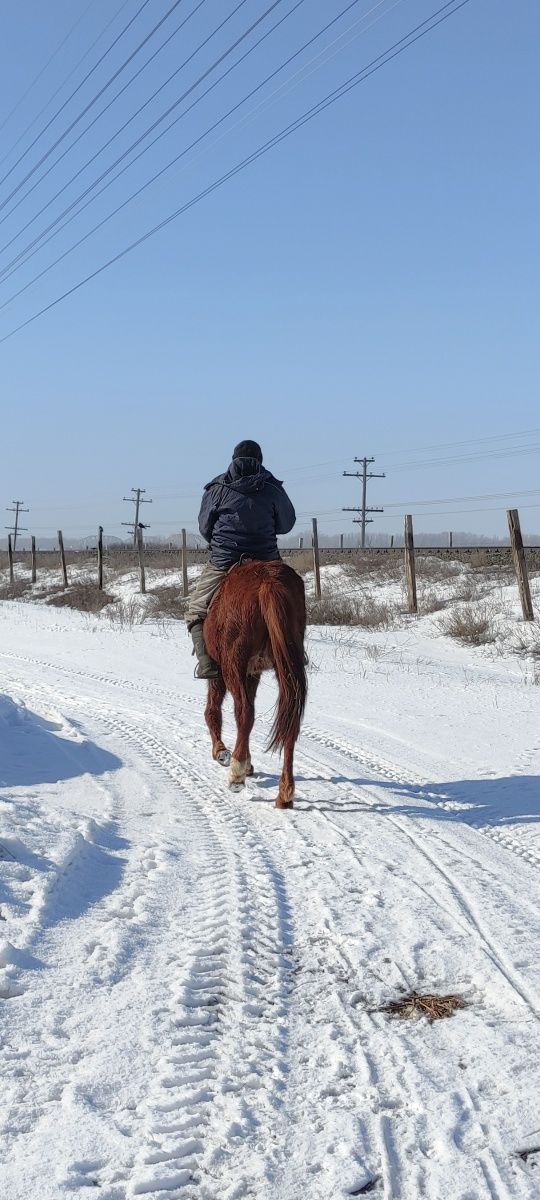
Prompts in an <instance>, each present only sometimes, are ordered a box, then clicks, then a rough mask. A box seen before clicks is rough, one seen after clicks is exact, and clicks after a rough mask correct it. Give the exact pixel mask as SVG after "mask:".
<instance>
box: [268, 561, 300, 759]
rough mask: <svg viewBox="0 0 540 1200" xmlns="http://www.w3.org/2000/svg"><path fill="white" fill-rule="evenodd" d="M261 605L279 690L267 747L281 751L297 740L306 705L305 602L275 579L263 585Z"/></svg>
mask: <svg viewBox="0 0 540 1200" xmlns="http://www.w3.org/2000/svg"><path fill="white" fill-rule="evenodd" d="M259 604H260V609H261V613H262V616H263V619H264V621H265V624H266V627H267V629H268V636H269V638H270V645H271V647H272V657H273V659H274V667H275V672H276V675H277V681H278V688H279V694H278V702H277V707H276V713H275V717H274V722H273V725H272V729H271V732H270V739H269V742H268V747H267V748H268V750H281V749H283V746H284V744H285V742H286V741H287V739H288V738H290V737H292V738H293V739H294V740H296V738H297V737H298V734H299V732H300V723H301V721H302V716H303V714H304V708H305V705H306V697H307V678H306V666H305V658H304V630H305V608H304V599H303V596H302V598H301V600H300V598H299V597H296V596H294V595H291V593H290V592H289V591H288V589H287V588H286V587H285V585H284V584H283V583H282V581H281V580H272V581H268V582H264V583H262V584H261V587H260V590H259Z"/></svg>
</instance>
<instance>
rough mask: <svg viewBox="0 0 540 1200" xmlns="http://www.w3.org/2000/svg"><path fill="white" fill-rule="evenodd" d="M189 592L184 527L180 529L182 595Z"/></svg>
mask: <svg viewBox="0 0 540 1200" xmlns="http://www.w3.org/2000/svg"><path fill="white" fill-rule="evenodd" d="M188 593H189V582H188V573H187V535H186V531H185V529H183V530H182V595H183V596H187V595H188Z"/></svg>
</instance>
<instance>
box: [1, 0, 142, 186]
mask: <svg viewBox="0 0 540 1200" xmlns="http://www.w3.org/2000/svg"><path fill="white" fill-rule="evenodd" d="M126 4H129V0H122V3H121V5H120V7H119V8H117V10H116V12H115V13H114V14H113V16H112V17H111V18H110V20H109V21H107V24H106V25H104V27H103V29H102V30H101V32H100V33H98V35H97V37H96V38H94V41H93V42H91V44H90V46H88V47H87V49H86V50H85V51H84V54H82V55H81V57H80V58H79V59H77V62H76V63H75V66H74V67H72V69H71V71H70V72H69V74H68V75H66V78H65V79H64V80H62V83H61V84H59V86H58V87H57V88H56V91H54V92H53V94H52V96H50V97H49V99H48V100H47V103H46V104H44V105H43V106H42V108H41V109H40V111H39V112H38V113H37V114H36V116H35V117H33V119H32V120H31V121H30V123H29V124H28V125H27V126H26V128H25V129H23V131H22V133H20V134H19V136H18V138H17V140H16V141H15V142H14V143H13V145H12V146H11V147H10V149H9V150H8V151H7V153H6V154H4V155H3V157H2V158H0V166H3V165H4V163H5V162H6V160H7V159H8V158H9V157H10V155H12V154H13V151H14V150H16V149H17V146H18V145H20V143H21V142H22V141H23V138H25V137H26V134H27V133H30V130H31V129H33V128H34V125H35V124H36V122H37V121H39V118H40V116H41V115H42V114H43V113H44V112H45V111H46V110H47V109H48V108H49V107H50V105H51V104H52V103H53V101H54V100H56V97H57V96H58V95H59V94H60V92H62V91H63V89H64V88H65V86H66V84H68V83H69V81H70V79H72V78H73V76H74V75H75V74H76V73H77V71H78V69H79V67H80V66H81V65H82V63H83V62H84V60H85V58H88V55H89V54H91V53H92V50H93V49H94V47H95V46H97V44H98V42H100V41H101V39H102V38H103V37H105V34H106V33H108V31H109V29H110V27H111V25H114V22H115V21H116V19H117V17H119V16H120V13H121V12H123V10H124V8H125V7H126Z"/></svg>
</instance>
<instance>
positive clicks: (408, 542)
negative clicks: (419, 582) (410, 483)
mask: <svg viewBox="0 0 540 1200" xmlns="http://www.w3.org/2000/svg"><path fill="white" fill-rule="evenodd" d="M405 579H406V582H407V597H408V601H409V612H410V613H416V612H418V603H417V599H416V567H415V562H414V537H413V523H412V517H411V516H410V515H409V516H406V517H405Z"/></svg>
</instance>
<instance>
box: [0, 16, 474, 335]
mask: <svg viewBox="0 0 540 1200" xmlns="http://www.w3.org/2000/svg"><path fill="white" fill-rule="evenodd" d="M453 3H454V0H448V3H446V4H444V5H443V6H442V8H440V9H437V10H436V12H435V13H432V14H431V16H430V17H428V18H426V20H425V21H422V22H420V24H419V25H417V26H415V28H414V29H413V30H411V31H410V32H409V33H408V34H406V35H405V36H404V37H403V38H400V39H399V41H398V42H395V43H394V45H393V46H391V47H389V49H388V50H387V51H385V52H383V54H381V55H378V56H377V58H376V59H373V60H372V63H370V64H368V66H367V67H364V68H362V70H361V71H358V72H356V73H355V75H353V76H350V77H349V79H348V80H346V81H345V82H344V83H343V84H341V85H340V86H339V87H338V88H335V89H334V90H333V91H332V92H330V93H328V94H327V96H325V97H324V98H323V99H322V100H321V101H319V102H318V103H317V104H315V105H313V106H312V107H311V108H310V109H308V110H307V111H306V112H305V113H303V114H302V115H301V116H300V117H298V118H297V119H296V120H295V121H292V122H290V123H289V125H287V126H285V127H284V129H282V130H281V131H280V132H279V133H278V134H276V135H275V136H274V137H272V138H270V139H269V140H268V141H267V142H264V143H263V144H262V145H261V146H259V147H258V148H257V149H256V150H255V151H253V152H252V153H251V154H249V155H247V156H246V157H245V158H244V159H242V160H241V161H240V162H239V163H237V164H236V165H235V166H234V167H232V168H231V169H230V170H229V171H227V172H225V173H224V174H223V175H221V176H219V178H218V179H216V180H214V182H213V183H212V184H210V185H209V186H208V187H206V188H204V189H203V190H202V191H201V192H199V193H197V195H196V196H194V197H192V199H191V200H189V201H187V202H186V203H185V204H183V205H181V207H180V208H178V209H176V210H175V211H174V212H172V213H170V214H169V216H168V217H165V218H164V219H163V220H162V221H160V222H159V223H158V224H157V225H154V226H153V227H152V228H151V229H149V230H147V231H146V233H144V234H142V235H141V236H140V237H139V238H137V239H136V240H135V241H134V242H131V243H130V244H129V245H128V246H125V247H124V249H123V250H120V251H119V252H118V253H117V254H115V255H113V257H112V258H110V259H108V260H107V261H106V262H105V263H102V264H101V266H100V267H97V268H96V269H95V270H94V271H92V272H91V273H90V274H89V275H87V276H85V277H84V278H83V279H81V280H79V282H78V283H76V284H74V285H73V286H72V287H71V288H68V289H67V290H66V291H65V292H63V293H62V294H61V295H60V296H57V297H56V299H55V300H52V301H51V302H50V303H49V304H47V305H45V306H44V307H43V308H42V309H40V310H39V311H38V312H36V313H34V314H33V315H32V316H31V317H28V318H27V319H26V320H25V321H22V322H21V323H20V324H19V325H17V326H16V327H15V328H14V329H12V330H10V331H9V333H7V334H4V336H3V337H2V338H0V344H1V343H2V342H5V341H7V340H8V338H10V337H13V335H14V334H15V333H18V332H19V331H20V330H21V329H24V328H26V326H27V325H30V324H31V323H32V322H33V321H36V320H37V319H38V317H41V316H43V315H44V314H45V313H46V312H49V311H50V310H51V309H52V308H55V307H56V305H57V304H60V303H61V302H62V301H63V300H65V299H67V298H68V296H72V295H73V294H74V293H75V292H76V291H78V290H79V289H80V288H81V287H84V286H85V285H86V284H87V283H89V282H90V281H91V280H92V279H95V278H97V276H98V275H101V274H102V273H103V271H106V270H108V268H109V267H111V266H113V265H114V264H115V263H117V262H119V261H120V260H121V259H122V258H124V257H125V256H126V255H127V254H130V253H131V252H132V250H135V249H137V248H138V247H139V246H141V245H142V244H143V243H144V242H146V241H148V240H149V238H151V237H153V236H154V235H155V234H156V233H159V232H160V231H161V230H162V229H165V228H166V227H167V225H169V224H171V222H173V221H175V220H177V219H178V217H179V216H182V215H183V214H184V213H185V212H187V211H188V210H189V209H191V208H193V207H194V206H195V205H196V204H198V203H200V201H201V200H203V199H204V198H205V197H206V196H209V195H211V194H212V193H213V192H214V191H216V190H217V189H218V188H220V187H222V186H223V184H224V183H227V182H228V181H229V180H230V179H233V178H234V177H235V176H236V175H238V174H240V172H241V171H243V170H245V168H246V167H248V166H250V165H251V164H252V163H254V162H256V161H257V160H258V159H259V158H261V157H262V156H263V155H264V154H267V153H268V151H269V150H271V149H273V148H274V147H275V146H277V145H279V144H280V143H281V142H282V141H285V139H286V138H288V137H290V136H291V134H293V133H296V132H297V131H298V130H299V129H300V128H302V126H303V125H305V124H307V123H308V122H309V121H311V120H313V118H314V117H316V116H319V115H320V113H321V112H323V111H324V110H325V109H326V108H329V107H330V106H331V105H332V104H334V103H335V102H336V101H337V100H340V99H341V98H342V97H343V96H345V95H346V94H347V93H348V92H349V91H352V89H353V88H355V87H357V86H358V85H359V84H360V83H363V82H365V80H366V79H368V78H369V77H370V75H373V74H375V72H376V71H379V70H380V69H381V68H382V67H383V66H386V65H387V64H388V63H389V62H391V61H392V59H394V58H396V57H397V56H398V55H399V54H402V53H403V52H404V51H405V50H408V49H409V48H410V47H411V46H412V45H414V44H415V42H417V41H419V40H420V39H421V38H423V37H425V36H426V35H427V34H428V33H431V32H432V31H433V30H434V29H436V28H437V27H438V26H439V25H441V24H442V23H443V22H444V21H446V20H448V18H449V17H451V16H453V15H454V14H455V13H456V12H458V11H459V10H460V9H461V8H464V7H465V5H466V4H468V3H470V0H460V3H459V4H458V5H457V7H453V8H452V9H451V11H449V12H448V11H446V12H445V10H447V9H449V7H450V5H451V4H453ZM439 14H443V15H439ZM435 18H437V19H435ZM429 22H431V24H429ZM417 31H420V32H417Z"/></svg>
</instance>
